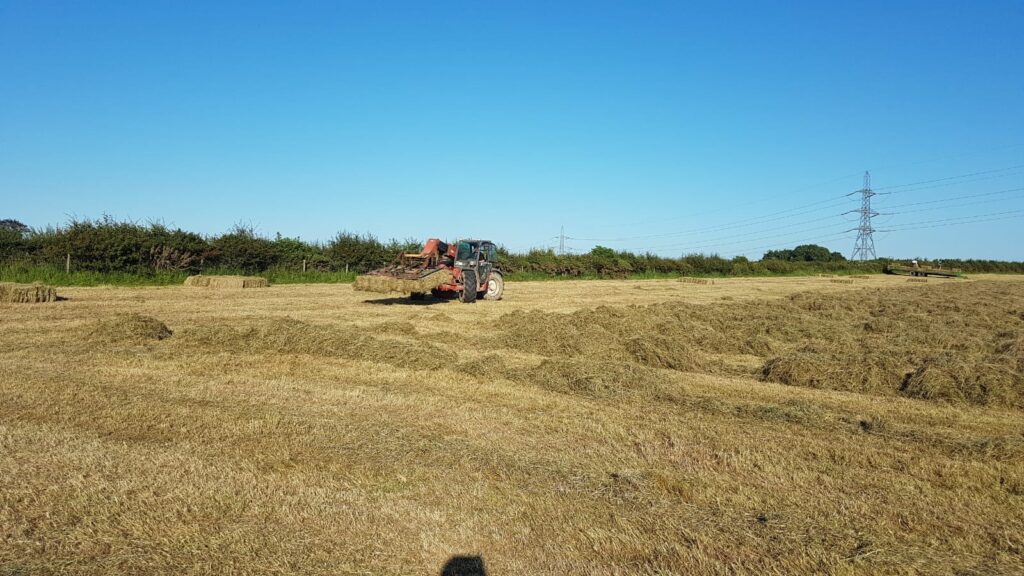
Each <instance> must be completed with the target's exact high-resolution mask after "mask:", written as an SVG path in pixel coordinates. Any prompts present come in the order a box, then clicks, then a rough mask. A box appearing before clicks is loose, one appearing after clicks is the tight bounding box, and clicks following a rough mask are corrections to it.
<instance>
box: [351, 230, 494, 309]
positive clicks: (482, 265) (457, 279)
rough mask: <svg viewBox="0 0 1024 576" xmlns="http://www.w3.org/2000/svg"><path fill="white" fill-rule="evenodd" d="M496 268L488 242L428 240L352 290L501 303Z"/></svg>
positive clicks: (358, 281) (368, 275) (363, 277)
mask: <svg viewBox="0 0 1024 576" xmlns="http://www.w3.org/2000/svg"><path fill="white" fill-rule="evenodd" d="M497 264H498V249H497V247H495V245H494V243H493V242H491V241H490V240H459V241H458V242H455V243H453V244H448V243H446V242H442V241H441V240H438V239H437V238H431V239H430V240H427V243H426V244H425V245H424V246H423V250H422V251H421V252H419V253H418V254H416V253H405V254H399V255H398V258H397V259H396V260H395V261H394V263H392V264H391V265H389V266H385V267H383V268H378V269H377V270H373V271H371V272H368V273H366V274H363V275H361V276H359V277H358V278H356V282H355V285H354V288H355V289H356V290H362V291H365V292H381V293H385V294H391V293H402V294H409V297H410V298H411V299H412V300H422V299H423V298H425V297H426V294H427V292H430V293H431V294H433V295H434V297H436V298H456V297H457V298H458V299H459V300H460V301H462V302H466V303H471V302H476V300H477V299H478V298H484V299H485V300H500V299H501V295H502V293H504V291H505V279H504V277H503V276H502V273H501V270H500V269H499V268H498V266H497Z"/></svg>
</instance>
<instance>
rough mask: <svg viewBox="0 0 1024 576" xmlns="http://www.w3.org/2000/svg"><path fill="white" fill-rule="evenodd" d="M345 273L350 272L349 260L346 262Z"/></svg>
mask: <svg viewBox="0 0 1024 576" xmlns="http://www.w3.org/2000/svg"><path fill="white" fill-rule="evenodd" d="M345 273H346V274H348V262H346V263H345Z"/></svg>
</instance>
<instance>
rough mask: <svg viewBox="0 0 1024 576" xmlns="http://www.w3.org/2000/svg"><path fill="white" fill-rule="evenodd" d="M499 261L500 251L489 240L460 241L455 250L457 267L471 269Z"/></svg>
mask: <svg viewBox="0 0 1024 576" xmlns="http://www.w3.org/2000/svg"><path fill="white" fill-rule="evenodd" d="M497 260H498V249H497V248H496V247H495V246H494V243H493V242H491V241H489V240H459V242H458V245H457V248H456V250H455V267H456V268H471V267H475V266H478V265H481V264H484V263H489V264H491V265H493V264H495V263H496V262H497Z"/></svg>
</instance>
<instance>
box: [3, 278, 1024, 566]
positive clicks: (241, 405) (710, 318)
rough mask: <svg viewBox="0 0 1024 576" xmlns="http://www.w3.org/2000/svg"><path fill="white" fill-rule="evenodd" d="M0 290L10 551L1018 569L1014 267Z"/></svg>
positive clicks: (1021, 312)
mask: <svg viewBox="0 0 1024 576" xmlns="http://www.w3.org/2000/svg"><path fill="white" fill-rule="evenodd" d="M836 280H837V279H830V278H773V279H728V280H715V281H714V283H710V284H697V283H688V282H681V281H678V280H649V281H579V282H570V281H567V282H515V283H509V284H508V286H507V291H506V298H505V300H503V301H500V302H488V301H481V302H478V303H477V304H473V305H464V304H460V303H458V302H439V301H433V300H427V301H425V302H416V303H409V302H407V301H405V300H402V299H395V298H387V297H383V296H375V295H369V294H367V293H359V292H354V291H353V290H352V288H351V286H348V285H326V284H321V285H289V286H272V287H270V288H266V289H249V290H238V289H225V290H210V289H202V288H186V287H182V286H175V287H149V288H63V289H61V290H60V293H61V295H63V296H66V297H67V298H68V300H66V301H62V302H56V303H48V304H0V574H246V573H249V574H292V573H299V574H325V575H326V574H439V573H441V570H442V567H443V566H444V565H445V563H446V562H447V561H448V560H449V559H450V558H452V557H454V556H478V557H480V558H482V560H483V562H484V564H485V565H486V569H487V573H488V574H492V575H498V574H600V575H612V574H697V573H723V574H724V573H729V574H735V573H759V574H760V573H775V574H794V573H834V574H877V573H901V574H916V573H928V574H1020V573H1024V411H1022V410H1024V279H1017V278H1014V277H998V276H988V277H986V276H978V277H974V278H972V279H970V280H947V281H943V280H935V279H933V280H930V281H929V282H925V283H910V282H907V280H906V279H905V278H898V277H881V276H878V277H875V276H872V277H870V278H866V279H856V280H852V281H851V280H842V281H836Z"/></svg>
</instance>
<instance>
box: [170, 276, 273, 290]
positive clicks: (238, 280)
mask: <svg viewBox="0 0 1024 576" xmlns="http://www.w3.org/2000/svg"><path fill="white" fill-rule="evenodd" d="M185 286H197V287H200V288H266V287H268V286H270V282H268V281H267V279H266V278H262V277H260V276H204V275H202V274H200V275H198V276H189V277H188V278H185Z"/></svg>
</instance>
